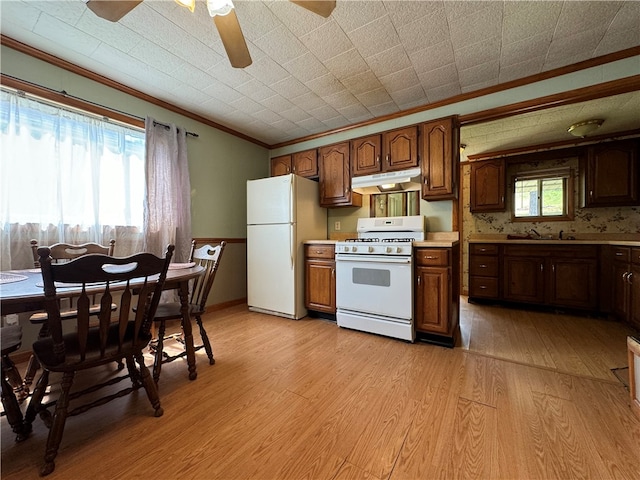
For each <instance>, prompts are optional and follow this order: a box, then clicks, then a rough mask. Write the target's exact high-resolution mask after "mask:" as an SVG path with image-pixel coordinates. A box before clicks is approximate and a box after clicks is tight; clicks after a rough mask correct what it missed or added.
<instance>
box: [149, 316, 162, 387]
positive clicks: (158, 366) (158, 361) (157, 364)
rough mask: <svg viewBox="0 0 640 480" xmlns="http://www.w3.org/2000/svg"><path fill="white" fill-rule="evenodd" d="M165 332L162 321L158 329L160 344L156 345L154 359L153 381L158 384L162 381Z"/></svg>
mask: <svg viewBox="0 0 640 480" xmlns="http://www.w3.org/2000/svg"><path fill="white" fill-rule="evenodd" d="M165 330H166V325H165V322H164V320H162V321H160V326H159V327H158V343H157V344H156V354H155V357H154V359H153V381H154V382H156V383H158V382H159V381H160V371H161V370H162V349H163V348H164V332H165ZM145 368H146V367H145Z"/></svg>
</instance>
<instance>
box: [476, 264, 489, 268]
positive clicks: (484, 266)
mask: <svg viewBox="0 0 640 480" xmlns="http://www.w3.org/2000/svg"><path fill="white" fill-rule="evenodd" d="M478 268H487V266H486V265H485V264H484V263H482V264H480V265H478Z"/></svg>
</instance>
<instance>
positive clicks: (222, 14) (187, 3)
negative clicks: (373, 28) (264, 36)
mask: <svg viewBox="0 0 640 480" xmlns="http://www.w3.org/2000/svg"><path fill="white" fill-rule="evenodd" d="M84 1H85V2H86V3H87V7H89V9H90V10H91V11H92V12H93V13H95V14H96V15H97V16H99V17H101V18H104V19H105V20H109V21H111V22H117V21H118V20H120V19H121V18H122V17H124V16H125V15H126V14H127V13H129V12H130V11H131V10H133V9H134V8H135V7H136V6H137V5H138V4H140V3H142V0H84ZM289 1H290V2H292V3H295V4H296V5H299V6H301V7H302V8H305V9H307V10H309V11H310V12H313V13H315V14H318V15H320V16H322V17H325V18H327V17H328V16H329V15H331V12H332V11H333V9H334V8H335V7H336V2H335V0H331V1H330V0H317V1H316V0H289ZM206 2H207V8H208V10H209V15H211V16H212V17H213V21H214V23H215V24H216V27H217V29H218V33H219V34H220V39H221V40H222V44H223V45H224V49H225V50H226V52H227V56H228V57H229V61H230V62H231V66H233V67H235V68H244V67H248V66H249V65H251V55H249V49H248V48H247V42H246V41H245V39H244V35H243V34H242V30H241V29H240V23H239V22H238V17H237V16H236V11H235V8H234V6H233V3H232V2H231V0H206ZM176 3H178V4H179V5H181V6H183V7H186V8H188V9H189V10H190V11H191V12H193V10H194V8H195V0H176Z"/></svg>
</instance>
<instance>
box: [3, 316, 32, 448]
mask: <svg viewBox="0 0 640 480" xmlns="http://www.w3.org/2000/svg"><path fill="white" fill-rule="evenodd" d="M0 332H1V334H2V337H1V338H0V344H1V345H2V407H3V408H4V412H3V415H6V417H7V421H8V422H9V425H10V426H11V429H12V430H13V433H15V434H16V442H21V441H22V440H24V439H25V438H27V435H26V434H25V430H24V425H23V423H22V411H21V410H20V397H21V392H22V389H23V386H22V378H21V377H20V372H18V369H17V368H16V366H15V364H14V363H13V360H11V358H10V357H9V354H11V353H13V352H15V351H16V350H18V349H19V348H20V346H21V345H22V327H21V326H20V325H8V326H6V327H2V329H0ZM16 393H17V395H16Z"/></svg>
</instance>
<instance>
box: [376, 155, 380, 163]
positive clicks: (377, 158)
mask: <svg viewBox="0 0 640 480" xmlns="http://www.w3.org/2000/svg"><path fill="white" fill-rule="evenodd" d="M376 165H380V155H378V156H376Z"/></svg>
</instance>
